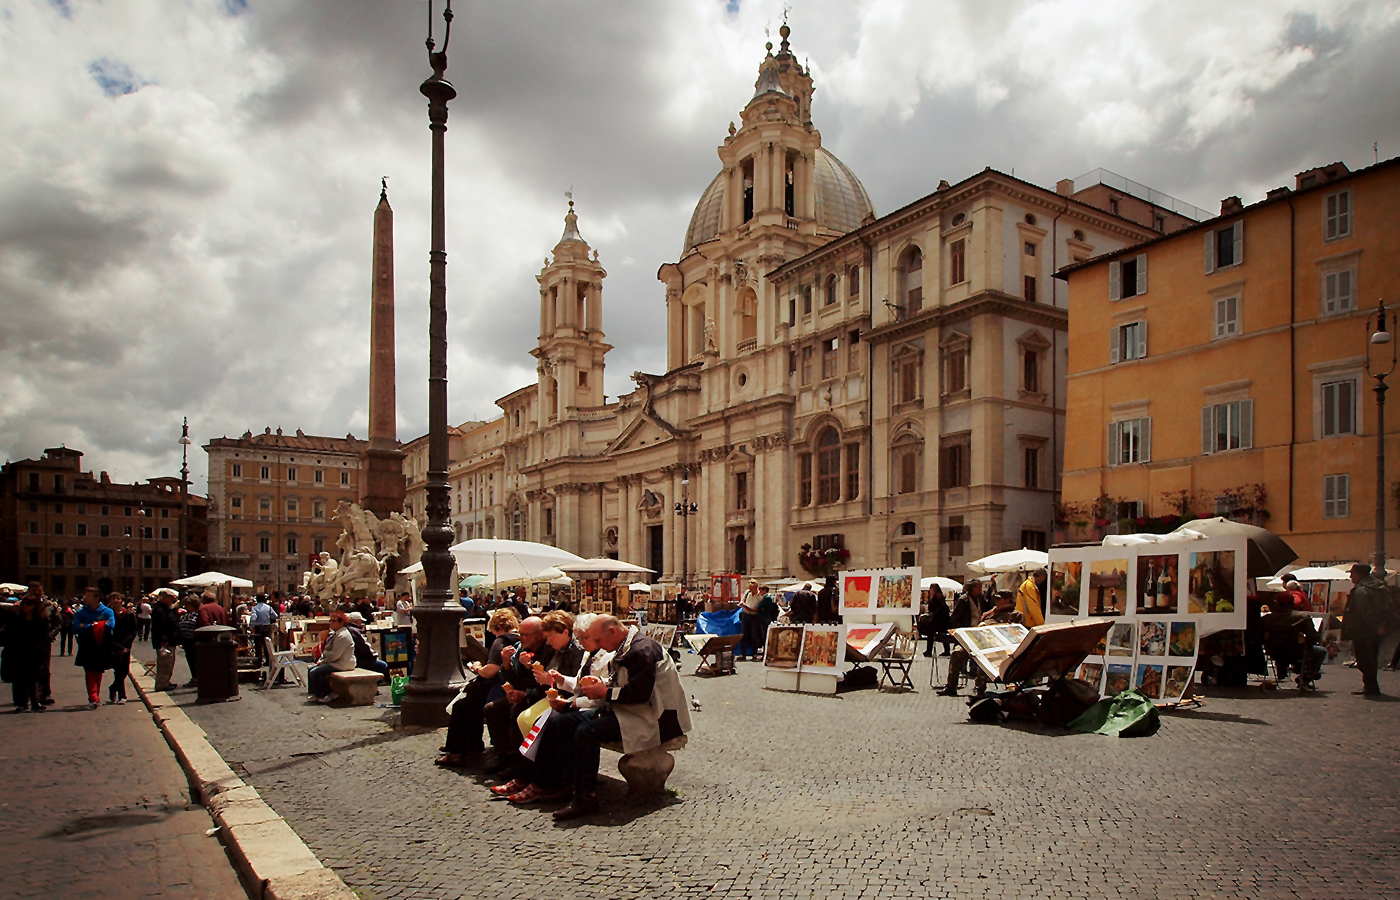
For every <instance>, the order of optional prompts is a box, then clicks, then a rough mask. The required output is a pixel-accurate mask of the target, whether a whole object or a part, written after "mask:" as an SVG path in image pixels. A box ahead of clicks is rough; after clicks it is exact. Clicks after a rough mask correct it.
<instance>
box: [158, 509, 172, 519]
mask: <svg viewBox="0 0 1400 900" xmlns="http://www.w3.org/2000/svg"><path fill="white" fill-rule="evenodd" d="M160 517H161V518H162V519H168V518H170V510H168V509H162V510H161V511H160Z"/></svg>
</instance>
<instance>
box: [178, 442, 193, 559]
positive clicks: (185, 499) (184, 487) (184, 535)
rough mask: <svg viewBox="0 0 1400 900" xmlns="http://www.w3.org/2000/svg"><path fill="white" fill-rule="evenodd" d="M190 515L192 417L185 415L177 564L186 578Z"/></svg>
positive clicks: (181, 455)
mask: <svg viewBox="0 0 1400 900" xmlns="http://www.w3.org/2000/svg"><path fill="white" fill-rule="evenodd" d="M189 516H190V418H189V416H186V417H185V422H184V424H183V425H181V426H180V561H179V563H178V564H177V565H176V567H175V568H176V570H177V571H179V573H180V577H181V578H185V577H187V576H188V575H189V574H190V573H189V563H188V562H187V561H186V560H185V553H186V546H187V544H188V542H189V532H188V531H187V530H186V529H187V528H188V527H189V526H188V525H187V524H186V520H187V519H188V518H189Z"/></svg>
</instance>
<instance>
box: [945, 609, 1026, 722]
mask: <svg viewBox="0 0 1400 900" xmlns="http://www.w3.org/2000/svg"><path fill="white" fill-rule="evenodd" d="M973 583H974V584H976V582H973ZM993 604H994V605H993V606H992V608H991V609H989V610H987V611H986V612H985V613H983V614H982V617H981V618H980V619H978V620H977V624H978V625H979V626H981V625H1012V624H1015V625H1020V624H1023V623H1024V621H1025V618H1024V617H1023V616H1022V615H1021V614H1020V613H1019V612H1018V611H1017V610H1016V596H1015V595H1014V594H1012V593H1011V592H1010V591H998V592H997V593H996V596H995V597H994V598H993ZM971 659H972V657H971V656H970V655H969V654H968V652H967V651H966V650H964V649H963V648H962V647H958V649H956V650H954V651H953V655H952V657H951V658H950V659H949V660H948V683H947V684H945V685H944V686H943V689H942V690H940V691H938V693H940V694H942V695H943V696H945V697H956V696H957V695H958V676H959V674H961V672H962V669H963V666H965V665H967V664H968V662H969V661H970V660H971ZM986 686H987V680H986V678H984V677H983V676H982V674H981V672H980V671H979V672H978V674H977V679H976V682H975V690H976V692H977V693H978V694H981V693H982V692H983V691H984V690H986Z"/></svg>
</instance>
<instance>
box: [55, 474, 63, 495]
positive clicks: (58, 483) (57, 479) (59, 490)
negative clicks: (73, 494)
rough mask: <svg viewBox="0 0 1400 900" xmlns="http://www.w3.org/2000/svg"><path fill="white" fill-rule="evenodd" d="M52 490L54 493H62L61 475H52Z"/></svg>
mask: <svg viewBox="0 0 1400 900" xmlns="http://www.w3.org/2000/svg"><path fill="white" fill-rule="evenodd" d="M53 492H54V493H55V494H61V493H63V476H62V475H55V476H54V477H53Z"/></svg>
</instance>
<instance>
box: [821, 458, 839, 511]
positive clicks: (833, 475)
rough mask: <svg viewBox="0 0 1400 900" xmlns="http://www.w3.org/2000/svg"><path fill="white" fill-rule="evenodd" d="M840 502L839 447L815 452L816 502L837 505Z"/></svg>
mask: <svg viewBox="0 0 1400 900" xmlns="http://www.w3.org/2000/svg"><path fill="white" fill-rule="evenodd" d="M840 500H841V445H840V444H836V443H833V444H832V445H831V446H826V447H820V448H819V449H818V450H817V502H818V503H820V504H827V503H837V502H839V501H840Z"/></svg>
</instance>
